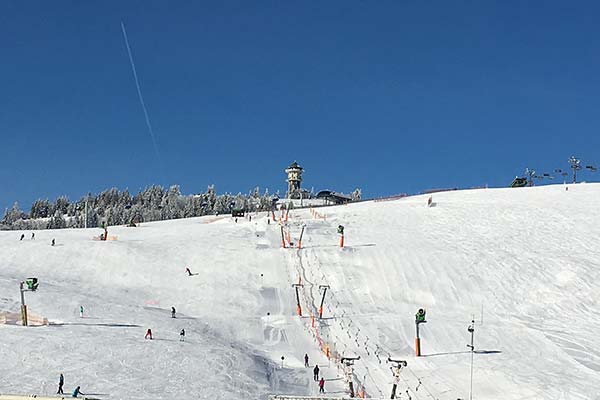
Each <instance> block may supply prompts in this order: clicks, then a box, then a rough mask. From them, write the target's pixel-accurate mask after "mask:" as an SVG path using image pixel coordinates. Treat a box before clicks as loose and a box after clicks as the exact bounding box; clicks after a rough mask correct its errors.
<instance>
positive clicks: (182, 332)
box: [179, 329, 185, 342]
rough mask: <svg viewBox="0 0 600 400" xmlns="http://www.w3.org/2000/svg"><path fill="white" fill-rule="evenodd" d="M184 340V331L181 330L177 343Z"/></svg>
mask: <svg viewBox="0 0 600 400" xmlns="http://www.w3.org/2000/svg"><path fill="white" fill-rule="evenodd" d="M184 338H185V329H182V330H181V332H179V341H180V342H183V341H184Z"/></svg>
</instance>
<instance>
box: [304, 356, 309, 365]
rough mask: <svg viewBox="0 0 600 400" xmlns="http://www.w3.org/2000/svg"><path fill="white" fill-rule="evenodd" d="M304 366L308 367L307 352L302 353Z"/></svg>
mask: <svg viewBox="0 0 600 400" xmlns="http://www.w3.org/2000/svg"><path fill="white" fill-rule="evenodd" d="M304 366H305V367H306V368H308V354H305V355H304Z"/></svg>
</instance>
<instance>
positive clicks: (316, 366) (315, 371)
mask: <svg viewBox="0 0 600 400" xmlns="http://www.w3.org/2000/svg"><path fill="white" fill-rule="evenodd" d="M313 374H314V377H313V378H314V380H315V381H318V380H319V366H318V365H315V369H313Z"/></svg>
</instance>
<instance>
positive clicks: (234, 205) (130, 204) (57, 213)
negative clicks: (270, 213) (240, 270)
mask: <svg viewBox="0 0 600 400" xmlns="http://www.w3.org/2000/svg"><path fill="white" fill-rule="evenodd" d="M274 197H278V195H275V196H271V195H269V193H268V190H267V191H265V192H264V193H263V194H262V195H261V194H260V190H259V188H258V187H257V188H255V189H254V190H253V191H251V192H250V193H248V194H246V195H243V194H241V193H238V194H237V195H235V196H234V195H231V194H227V193H226V194H221V195H217V194H216V193H215V189H214V186H209V187H208V189H207V191H206V192H205V193H201V194H195V195H182V194H181V192H180V190H179V186H177V185H175V186H171V187H170V188H169V189H167V190H165V189H164V188H163V187H162V186H150V187H148V188H146V189H144V190H143V191H141V192H139V193H138V194H136V195H131V194H130V193H129V191H128V190H124V191H119V190H118V189H115V188H113V189H109V190H105V191H104V192H102V193H100V194H98V195H95V196H93V195H88V196H85V197H82V198H81V199H79V200H78V201H75V202H71V201H69V199H68V198H67V197H64V196H62V197H59V198H58V199H56V201H55V202H51V201H48V200H37V201H36V202H34V203H33V205H32V206H31V210H30V211H29V213H25V212H23V211H21V209H20V208H19V205H18V204H17V203H15V204H14V205H13V207H12V208H10V209H9V210H7V211H6V213H5V215H4V218H3V219H2V220H1V221H0V230H35V229H60V228H83V227H84V226H85V222H86V221H85V218H86V209H87V226H88V227H97V226H101V225H102V224H103V223H106V224H108V225H125V224H131V223H139V222H149V221H160V220H167V219H177V218H189V217H199V216H202V215H209V214H225V213H229V212H231V210H232V209H245V210H252V211H254V210H257V211H267V210H270V209H271V207H272V201H273V198H274ZM86 203H87V207H86Z"/></svg>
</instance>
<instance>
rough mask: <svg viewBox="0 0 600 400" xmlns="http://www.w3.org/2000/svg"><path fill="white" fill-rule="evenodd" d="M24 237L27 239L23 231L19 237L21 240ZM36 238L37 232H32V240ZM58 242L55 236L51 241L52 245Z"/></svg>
mask: <svg viewBox="0 0 600 400" xmlns="http://www.w3.org/2000/svg"><path fill="white" fill-rule="evenodd" d="M23 239H25V234H24V233H21V238H20V239H19V241H22V240H23ZM34 239H35V232H31V240H34ZM55 244H56V240H55V239H54V238H53V239H52V242H51V246H54V245H55Z"/></svg>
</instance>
